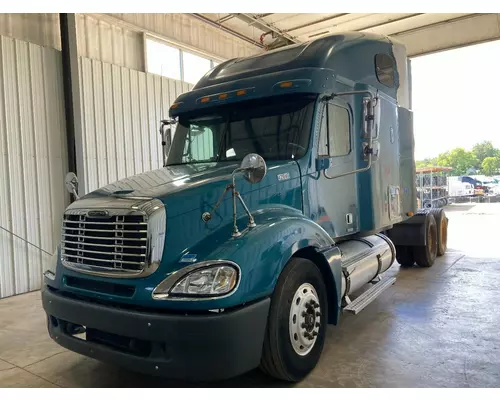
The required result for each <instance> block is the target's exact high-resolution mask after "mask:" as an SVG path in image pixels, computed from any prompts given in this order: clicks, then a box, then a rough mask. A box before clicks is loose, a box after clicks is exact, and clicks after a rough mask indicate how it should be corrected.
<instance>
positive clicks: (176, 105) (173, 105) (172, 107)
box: [170, 102, 182, 110]
mask: <svg viewBox="0 0 500 400" xmlns="http://www.w3.org/2000/svg"><path fill="white" fill-rule="evenodd" d="M181 104H182V102H180V103H174V104H172V105H171V106H170V108H171V109H173V110H175V109H176V108H179V106H180V105H181Z"/></svg>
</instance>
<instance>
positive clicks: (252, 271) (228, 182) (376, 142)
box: [42, 32, 448, 382]
mask: <svg viewBox="0 0 500 400" xmlns="http://www.w3.org/2000/svg"><path fill="white" fill-rule="evenodd" d="M410 82H411V73H410V62H409V59H408V57H407V54H406V50H405V47H404V46H403V45H402V44H401V43H398V42H397V41H395V40H393V39H391V38H389V37H386V36H382V35H375V34H369V33H359V32H346V33H343V34H335V35H329V36H325V37H321V38H318V39H316V40H312V41H310V42H307V43H300V44H295V45H290V46H286V47H282V48H278V49H275V50H272V51H268V52H264V53H262V54H258V55H255V56H251V57H246V58H236V59H231V60H228V61H225V62H223V63H221V64H219V65H218V66H216V67H215V68H213V69H211V70H210V71H209V72H207V73H206V75H204V76H203V77H202V78H201V79H200V80H199V82H198V83H197V84H196V85H195V86H194V87H193V89H192V90H191V91H189V92H187V93H184V94H182V95H180V96H178V98H177V99H176V100H175V102H174V103H173V104H172V105H171V107H170V109H169V114H168V117H167V118H166V119H163V120H162V121H159V123H160V122H161V140H162V145H163V149H164V151H163V154H162V158H163V167H162V168H160V169H158V170H154V171H149V172H145V173H142V174H138V175H136V176H131V177H128V178H125V179H122V180H120V181H118V182H114V183H111V184H109V185H106V186H104V187H102V188H100V189H97V190H95V191H92V192H90V193H87V194H85V195H83V196H81V197H79V192H78V179H77V177H76V175H75V174H72V173H70V174H68V177H67V180H66V185H67V187H68V190H70V191H71V192H72V193H73V194H74V196H73V197H74V199H73V200H74V201H72V202H71V204H70V205H69V206H68V207H67V208H66V210H65V211H64V214H63V216H62V220H63V221H62V229H61V240H60V244H59V246H58V247H57V251H55V253H54V256H53V260H52V262H51V264H50V265H49V267H48V268H47V269H46V271H45V272H44V285H43V289H42V302H43V308H44V311H45V313H46V315H47V327H48V333H49V335H50V337H51V338H52V339H53V340H54V341H55V342H57V343H58V344H60V345H61V346H63V347H65V348H67V349H69V350H71V351H74V352H76V353H80V354H83V355H85V356H88V357H91V358H94V359H97V360H101V361H103V362H107V363H110V364H114V365H118V366H123V367H125V368H129V369H132V370H136V371H140V372H143V373H147V374H152V375H160V376H166V377H169V378H173V379H182V380H185V379H187V380H196V381H210V380H222V379H228V378H231V377H235V376H237V375H240V374H244V373H246V372H247V371H251V370H253V369H256V368H260V369H261V370H262V371H264V373H266V374H268V375H270V376H272V377H274V378H276V379H279V380H284V381H289V382H297V381H300V380H302V379H304V377H306V376H307V375H308V374H309V373H310V372H311V371H312V370H313V369H314V368H315V366H316V365H317V363H318V360H319V359H320V356H321V353H322V350H323V346H324V343H325V334H326V331H327V329H335V326H337V325H338V324H339V323H340V322H341V319H342V317H343V316H344V315H345V314H346V313H351V314H358V313H359V312H361V311H362V310H365V312H373V311H370V307H369V305H370V303H371V302H372V301H374V300H375V299H376V298H377V297H378V296H379V295H381V294H382V293H383V292H384V291H385V290H386V289H388V288H390V287H391V285H393V284H394V283H395V281H396V278H397V274H396V275H395V276H394V274H391V275H390V276H389V275H388V274H384V273H385V272H386V271H387V270H388V269H389V268H390V267H391V266H392V265H393V264H395V263H396V261H397V262H398V263H399V264H401V265H402V266H411V265H414V264H415V263H416V264H417V265H418V266H420V267H423V268H429V267H432V265H433V264H434V262H435V260H436V257H437V256H440V255H443V254H444V253H445V251H446V241H447V239H446V237H447V236H446V232H447V226H448V225H447V224H448V219H447V218H446V215H445V213H444V211H443V210H442V209H418V208H417V201H416V199H417V196H416V187H415V159H414V137H413V119H412V110H411V104H410V100H411V85H410ZM157 135H158V133H157ZM159 140H160V139H159ZM367 307H368V308H367ZM353 334H355V332H353Z"/></svg>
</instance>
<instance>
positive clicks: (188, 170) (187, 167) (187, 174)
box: [83, 163, 238, 199]
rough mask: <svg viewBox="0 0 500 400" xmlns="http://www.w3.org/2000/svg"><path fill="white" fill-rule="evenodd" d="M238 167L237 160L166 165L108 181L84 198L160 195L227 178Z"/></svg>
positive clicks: (149, 196) (150, 196)
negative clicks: (232, 161)
mask: <svg viewBox="0 0 500 400" xmlns="http://www.w3.org/2000/svg"><path fill="white" fill-rule="evenodd" d="M237 167H238V164H237V163H224V165H222V166H221V165H220V164H216V163H203V164H201V163H200V164H184V165H172V166H167V167H163V168H159V169H156V170H153V171H147V172H143V173H141V174H138V175H134V176H131V177H128V178H124V179H121V180H119V181H116V182H113V183H110V184H109V185H106V186H104V187H102V188H99V189H97V190H95V191H93V192H91V193H89V194H88V195H86V196H84V197H83V199H86V198H93V197H102V196H113V197H121V198H129V197H144V198H162V197H163V196H164V195H167V194H169V193H173V192H177V191H181V190H185V189H187V188H189V187H192V186H195V185H199V184H200V183H203V184H207V183H209V182H211V181H214V182H215V181H218V180H221V179H223V178H227V177H228V176H230V174H231V173H232V171H233V170H234V169H235V168H237Z"/></svg>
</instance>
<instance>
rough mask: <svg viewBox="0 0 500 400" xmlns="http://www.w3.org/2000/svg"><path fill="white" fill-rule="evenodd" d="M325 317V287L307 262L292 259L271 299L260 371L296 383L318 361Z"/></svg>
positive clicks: (322, 341)
mask: <svg viewBox="0 0 500 400" xmlns="http://www.w3.org/2000/svg"><path fill="white" fill-rule="evenodd" d="M327 315H328V302H327V293H326V287H325V284H324V281H323V276H322V275H321V272H320V270H319V269H318V267H317V266H316V265H315V264H314V263H313V262H312V261H310V260H307V259H304V258H292V259H291V260H290V261H289V262H288V264H287V266H286V267H285V269H284V270H283V272H282V273H281V275H280V278H279V279H278V283H277V285H276V289H275V291H274V294H273V296H272V299H271V309H270V312H269V319H268V323H267V330H266V336H265V339H264V348H263V353H262V359H261V369H262V370H263V371H264V372H265V373H266V374H268V375H271V376H273V377H275V378H277V379H281V380H285V381H290V382H297V381H300V380H301V379H303V378H304V377H305V376H306V375H307V374H309V373H310V372H311V371H312V370H313V369H314V367H315V366H316V364H317V363H318V361H319V358H320V356H321V352H322V350H323V345H324V342H325V334H326V325H327Z"/></svg>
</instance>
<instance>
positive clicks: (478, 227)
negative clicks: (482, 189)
mask: <svg viewBox="0 0 500 400" xmlns="http://www.w3.org/2000/svg"><path fill="white" fill-rule="evenodd" d="M447 213H448V216H449V218H450V226H449V229H450V233H449V252H448V254H447V255H445V256H444V257H442V258H440V259H439V261H438V262H437V263H436V264H435V265H434V266H433V267H432V268H430V269H422V268H418V267H413V268H409V269H400V268H399V265H395V266H393V267H392V268H391V269H390V273H391V274H398V280H397V281H396V283H395V285H394V286H392V287H391V288H390V289H388V290H387V291H386V292H385V293H384V294H382V295H381V296H380V297H379V298H378V299H377V300H376V301H375V302H374V303H372V304H371V305H369V306H368V307H367V308H366V309H365V310H363V312H362V313H361V314H359V315H357V316H351V315H346V316H343V319H342V321H341V324H340V326H338V327H331V328H329V331H328V333H327V340H326V345H325V350H324V353H323V355H322V358H321V360H320V363H319V365H318V366H317V368H316V369H315V370H314V371H313V372H312V373H311V374H310V376H308V377H307V378H306V379H305V380H304V381H303V382H301V383H299V384H298V385H296V386H299V387H498V386H500V334H499V332H500V312H499V311H500V291H499V290H498V287H499V282H500V246H499V244H498V239H495V235H494V234H493V232H494V231H495V229H496V227H497V226H498V224H499V223H500V204H486V205H477V206H470V205H460V206H458V205H457V206H451V207H448V208H447ZM497 232H498V230H497ZM496 237H498V233H496ZM53 386H62V387H168V386H177V387H179V386H189V385H186V384H185V383H182V382H173V381H169V380H165V379H158V378H154V377H150V376H144V375H140V374H137V373H135V372H130V371H127V370H124V369H121V368H118V367H115V366H111V365H106V364H103V363H100V362H98V361H95V360H93V359H90V358H86V357H83V356H80V355H78V354H74V353H72V352H69V351H66V350H64V349H63V348H62V347H59V346H58V345H57V344H55V343H54V342H52V341H51V340H50V339H49V337H48V334H47V332H46V328H45V315H44V313H43V310H42V307H41V304H40V294H39V292H34V293H29V294H26V295H21V296H16V297H12V298H7V299H4V300H1V301H0V387H53ZM213 386H232V387H254V386H258V387H268V386H287V385H286V384H283V383H281V382H275V381H272V380H270V379H268V378H266V377H265V376H264V375H262V374H261V373H260V372H259V371H258V370H256V371H253V372H251V373H248V374H246V375H244V376H242V377H239V378H236V379H232V380H230V381H225V382H218V383H215V384H214V385H213Z"/></svg>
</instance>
